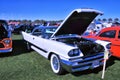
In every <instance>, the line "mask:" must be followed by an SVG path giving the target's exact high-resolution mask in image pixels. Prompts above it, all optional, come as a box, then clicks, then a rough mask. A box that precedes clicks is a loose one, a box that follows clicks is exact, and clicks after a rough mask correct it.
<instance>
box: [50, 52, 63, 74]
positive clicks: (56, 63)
mask: <svg viewBox="0 0 120 80" xmlns="http://www.w3.org/2000/svg"><path fill="white" fill-rule="evenodd" d="M50 63H51V68H52V70H53V72H54V73H55V74H58V75H61V74H64V73H65V70H64V69H63V67H62V65H61V64H60V59H59V57H58V56H57V55H55V54H52V55H51V59H50Z"/></svg>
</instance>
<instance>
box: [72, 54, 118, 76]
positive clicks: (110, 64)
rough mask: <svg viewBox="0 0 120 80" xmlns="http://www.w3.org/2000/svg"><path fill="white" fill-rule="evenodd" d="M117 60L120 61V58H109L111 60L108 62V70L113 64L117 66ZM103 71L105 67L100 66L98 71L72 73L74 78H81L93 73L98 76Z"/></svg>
mask: <svg viewBox="0 0 120 80" xmlns="http://www.w3.org/2000/svg"><path fill="white" fill-rule="evenodd" d="M115 60H119V61H120V59H119V58H116V57H113V56H111V57H110V58H109V60H108V61H107V64H106V69H107V68H108V67H110V66H112V65H113V64H115ZM102 70H103V67H102V66H100V67H98V68H96V69H93V70H85V71H79V72H74V73H72V75H74V76H81V75H87V74H91V73H94V74H98V73H99V72H100V71H102Z"/></svg>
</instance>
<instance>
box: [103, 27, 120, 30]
mask: <svg viewBox="0 0 120 80" xmlns="http://www.w3.org/2000/svg"><path fill="white" fill-rule="evenodd" d="M119 29H120V26H112V27H107V28H104V29H102V30H101V31H106V30H119Z"/></svg>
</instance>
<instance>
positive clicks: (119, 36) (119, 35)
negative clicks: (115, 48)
mask: <svg viewBox="0 0 120 80" xmlns="http://www.w3.org/2000/svg"><path fill="white" fill-rule="evenodd" d="M118 39H120V31H119V34H118Z"/></svg>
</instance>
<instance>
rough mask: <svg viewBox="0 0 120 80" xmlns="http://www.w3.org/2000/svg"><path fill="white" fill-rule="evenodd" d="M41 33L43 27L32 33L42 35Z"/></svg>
mask: <svg viewBox="0 0 120 80" xmlns="http://www.w3.org/2000/svg"><path fill="white" fill-rule="evenodd" d="M41 33H42V29H36V30H34V32H33V33H32V35H35V36H40V35H41Z"/></svg>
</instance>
